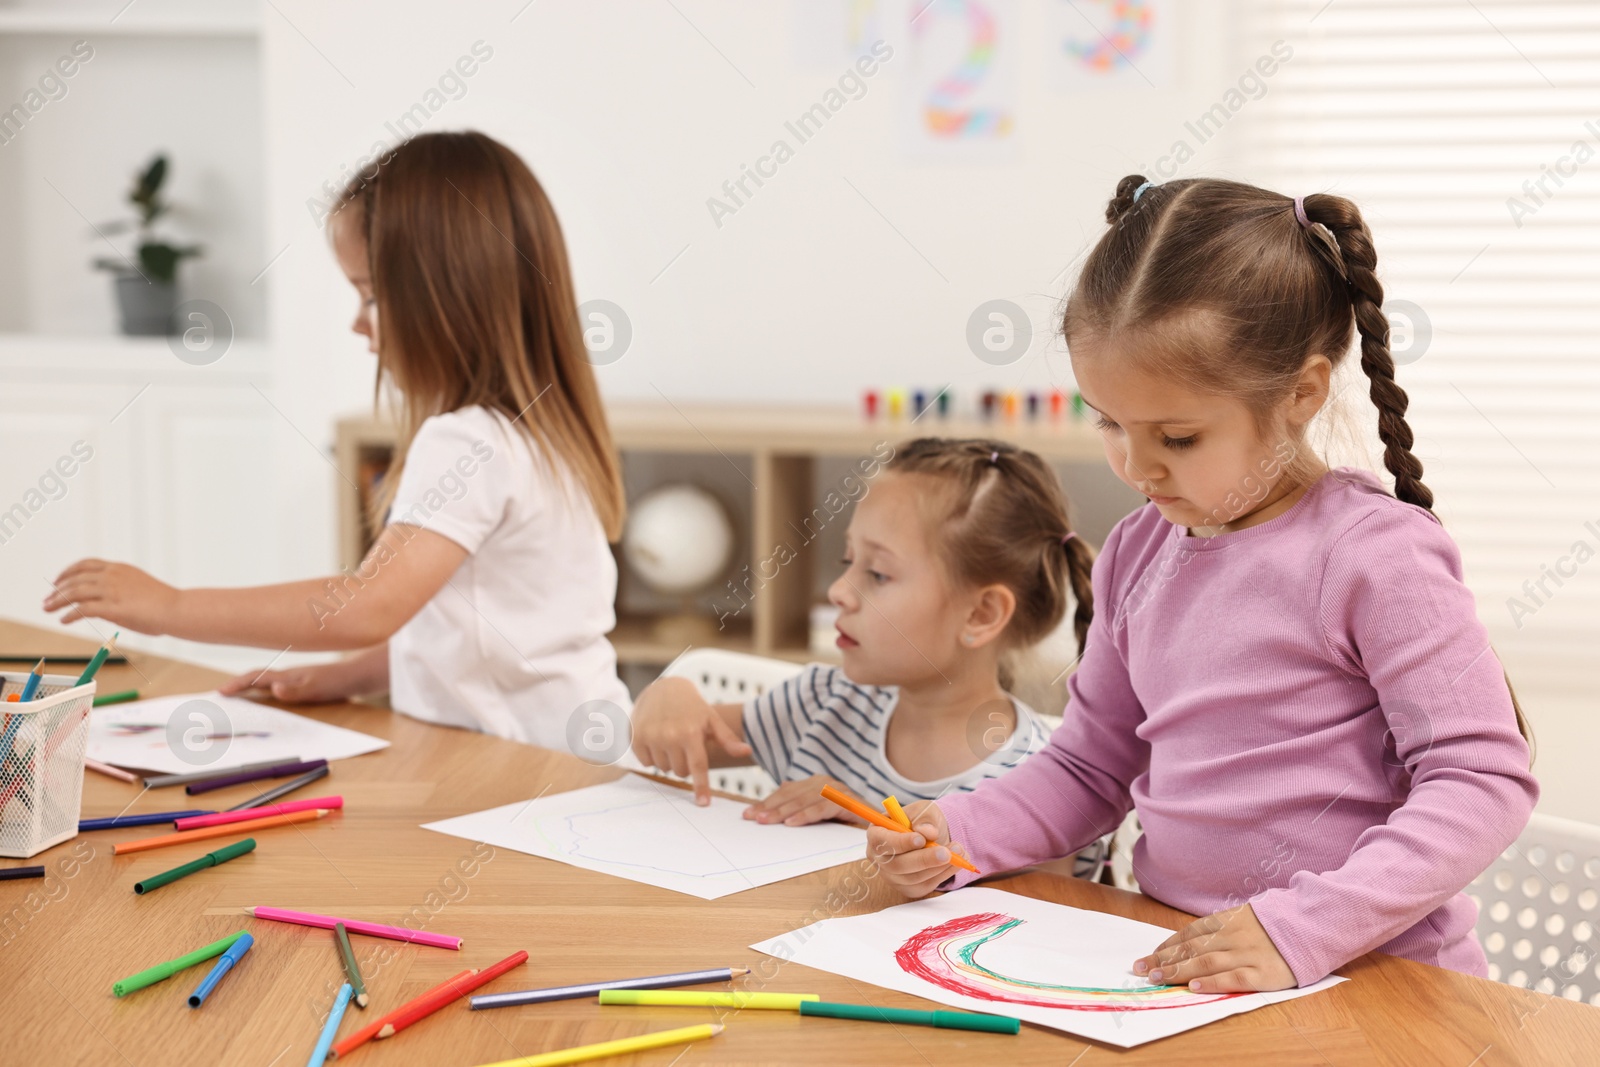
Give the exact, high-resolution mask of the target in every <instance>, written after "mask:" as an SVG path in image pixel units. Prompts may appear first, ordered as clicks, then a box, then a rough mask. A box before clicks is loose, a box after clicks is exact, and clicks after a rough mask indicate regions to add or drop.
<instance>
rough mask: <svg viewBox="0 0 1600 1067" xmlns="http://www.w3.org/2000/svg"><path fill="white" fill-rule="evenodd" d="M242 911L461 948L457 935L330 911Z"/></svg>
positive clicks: (288, 921)
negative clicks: (373, 920)
mask: <svg viewBox="0 0 1600 1067" xmlns="http://www.w3.org/2000/svg"><path fill="white" fill-rule="evenodd" d="M244 910H245V914H247V915H254V916H255V917H256V918H258V919H271V920H272V921H273V922H280V923H295V924H296V925H298V926H320V927H321V928H322V929H324V930H332V929H333V928H334V926H336V925H337V924H339V923H344V928H345V929H346V930H348V931H350V932H351V933H352V934H366V935H367V936H368V937H387V938H390V939H391V940H394V941H406V942H409V943H410V944H413V945H427V946H428V947H430V948H453V949H460V948H461V938H459V937H449V936H447V935H445V934H431V933H429V932H428V931H426V930H408V929H406V928H405V927H404V926H385V925H384V924H383V923H369V922H362V921H361V920H360V919H340V918H336V917H334V916H332V915H314V914H312V913H311V912H307V911H290V910H289V909H288V908H265V907H259V906H258V907H254V908H246V909H244Z"/></svg>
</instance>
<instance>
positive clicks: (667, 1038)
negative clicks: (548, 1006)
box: [480, 1023, 723, 1067]
mask: <svg viewBox="0 0 1600 1067" xmlns="http://www.w3.org/2000/svg"><path fill="white" fill-rule="evenodd" d="M722 1030H723V1026H722V1024H721V1023H702V1024H701V1025H699V1026H682V1027H679V1028H678V1029H676V1030H657V1031H656V1032H655V1033H653V1034H641V1035H640V1036H639V1037H624V1038H619V1039H618V1040H616V1041H601V1042H599V1043H598V1044H594V1045H579V1046H578V1047H576V1048H566V1049H562V1050H561V1051H560V1052H541V1053H539V1054H538V1055H537V1056H518V1057H517V1058H516V1059H514V1060H500V1061H498V1062H495V1063H485V1064H481V1065H480V1067H566V1064H569V1063H583V1062H584V1061H585V1060H602V1059H605V1058H606V1057H607V1056H625V1055H627V1054H628V1053H630V1052H643V1051H645V1050H646V1049H652V1048H662V1047H664V1046H667V1045H681V1044H683V1043H684V1042H686V1041H704V1040H705V1039H706V1038H708V1037H716V1036H717V1035H718V1034H720V1033H722Z"/></svg>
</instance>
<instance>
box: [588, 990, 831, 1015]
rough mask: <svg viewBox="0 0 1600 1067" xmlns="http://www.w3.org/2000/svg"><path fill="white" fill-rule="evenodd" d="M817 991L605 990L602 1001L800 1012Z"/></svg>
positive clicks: (816, 998)
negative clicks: (801, 1007)
mask: <svg viewBox="0 0 1600 1067" xmlns="http://www.w3.org/2000/svg"><path fill="white" fill-rule="evenodd" d="M821 999H822V998H821V997H819V996H817V994H815V993H715V992H713V993H700V992H696V991H694V990H689V989H602V990H601V991H600V1003H602V1004H650V1005H657V1006H660V1005H667V1006H672V1007H680V1008H768V1009H770V1010H772V1011H799V1010H800V1002H801V1001H802V1000H821Z"/></svg>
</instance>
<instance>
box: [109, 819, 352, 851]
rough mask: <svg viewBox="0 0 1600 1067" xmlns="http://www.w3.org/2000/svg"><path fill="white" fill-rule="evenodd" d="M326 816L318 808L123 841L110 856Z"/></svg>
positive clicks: (114, 848)
mask: <svg viewBox="0 0 1600 1067" xmlns="http://www.w3.org/2000/svg"><path fill="white" fill-rule="evenodd" d="M326 814H328V809H327V808H318V809H317V810H316V811H296V812H291V813H290V814H288V815H268V816H267V817H265V818H262V819H250V820H248V821H246V822H230V823H228V824H227V825H225V826H206V827H203V828H201V829H199V830H184V831H182V832H180V833H176V834H162V835H161V836H160V837H146V838H141V839H140V840H138V841H123V842H120V843H118V844H117V845H116V846H115V847H113V848H112V849H111V853H112V855H115V856H120V855H122V854H123V853H125V852H143V851H145V850H146V849H151V848H165V847H167V846H168V845H182V844H186V843H188V842H190V841H203V840H205V839H206V838H210V837H228V836H230V835H233V834H248V833H249V832H250V831H252V830H265V829H266V828H267V827H269V826H287V825H289V824H290V823H296V822H310V821H311V820H312V819H320V818H322V817H323V816H324V815H326Z"/></svg>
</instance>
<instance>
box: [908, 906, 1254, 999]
mask: <svg viewBox="0 0 1600 1067" xmlns="http://www.w3.org/2000/svg"><path fill="white" fill-rule="evenodd" d="M1021 925H1023V920H1021V919H1016V918H1013V917H1012V916H1010V915H1002V914H1001V913H999V912H995V911H986V912H981V913H979V914H976V915H963V916H961V917H960V918H957V919H951V920H949V921H948V922H942V923H939V924H938V925H937V926H929V927H927V928H926V929H923V930H919V931H917V932H916V933H914V934H912V935H911V936H910V937H908V938H906V941H905V943H904V944H902V945H901V946H900V947H899V948H898V949H896V950H895V954H894V958H895V962H896V963H898V964H899V965H900V969H901V970H903V971H905V972H906V973H907V974H910V975H914V976H916V977H917V978H921V979H922V980H923V981H925V982H932V983H933V984H934V985H936V986H940V987H942V988H944V989H948V990H950V991H951V992H952V993H960V994H961V995H962V996H967V997H974V998H976V999H978V1000H988V1001H996V1002H999V1003H1002V1004H1026V1005H1029V1006H1030V1007H1036V1008H1070V1009H1072V1010H1074V1011H1152V1010H1155V1009H1159V1008H1187V1007H1192V1006H1193V1005H1196V1004H1210V1003H1212V1002H1214V1001H1218V1000H1228V999H1230V998H1232V997H1236V996H1238V995H1239V994H1237V993H1191V992H1189V990H1188V989H1186V988H1184V987H1183V986H1170V985H1144V986H1129V987H1126V988H1116V987H1101V986H1072V985H1054V984H1052V983H1049V982H1036V981H1032V980H1030V979H1026V978H1018V977H1013V976H1010V975H1004V974H1000V973H999V972H997V971H992V970H990V969H989V968H987V967H985V966H983V965H982V964H981V963H979V962H978V958H977V957H978V949H980V948H982V947H983V946H984V945H985V944H987V943H988V942H990V941H993V940H995V939H996V938H1000V937H1004V936H1005V935H1006V934H1008V933H1010V932H1011V931H1012V930H1015V929H1016V928H1017V927H1019V926H1021Z"/></svg>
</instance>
